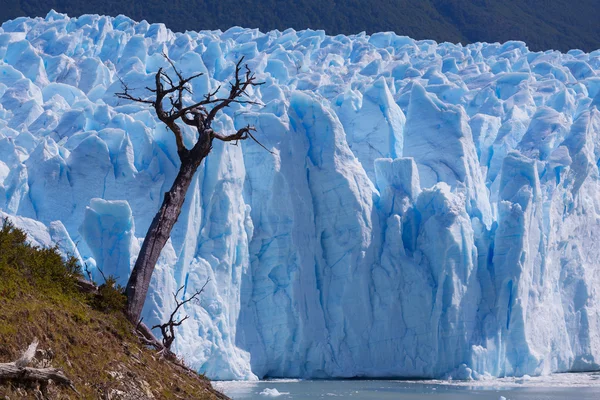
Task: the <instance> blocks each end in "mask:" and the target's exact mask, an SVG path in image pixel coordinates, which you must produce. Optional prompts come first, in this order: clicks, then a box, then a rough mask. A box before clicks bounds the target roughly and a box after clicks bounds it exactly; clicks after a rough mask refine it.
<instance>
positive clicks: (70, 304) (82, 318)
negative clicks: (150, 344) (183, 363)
mask: <svg viewBox="0 0 600 400" xmlns="http://www.w3.org/2000/svg"><path fill="white" fill-rule="evenodd" d="M80 273H81V272H80V269H79V266H78V264H77V262H76V260H75V259H74V258H69V259H67V260H63V258H62V257H61V255H60V254H59V252H58V251H57V249H56V248H49V249H46V248H38V247H34V246H30V245H29V244H28V243H27V241H26V235H25V234H24V233H23V232H22V231H20V230H19V229H15V228H14V227H13V226H11V225H10V224H8V223H6V222H5V223H4V224H3V225H2V228H1V229H0V362H10V361H14V360H15V359H17V358H18V357H19V356H20V354H21V352H22V351H23V350H24V349H25V348H27V346H28V345H29V343H31V341H32V340H33V339H34V337H37V338H38V339H39V341H40V346H39V348H40V349H52V351H53V353H54V354H55V357H54V359H53V361H52V366H53V367H58V368H61V369H62V370H63V371H64V372H65V374H66V375H67V376H68V377H69V378H70V379H71V380H72V381H73V383H74V385H75V387H76V389H77V390H78V391H79V392H80V393H81V395H82V398H84V399H97V398H104V396H105V395H106V394H107V393H110V392H111V391H113V392H114V391H115V390H120V391H124V392H126V393H131V395H132V396H133V397H132V398H139V399H143V398H146V397H149V396H146V395H147V394H148V392H151V394H152V395H153V396H154V398H156V399H214V398H217V397H216V396H215V393H214V392H213V391H212V388H211V386H210V383H209V382H208V380H206V379H205V378H204V377H203V376H200V375H198V374H194V373H190V372H189V371H186V370H183V369H181V368H179V367H177V366H175V365H173V364H172V363H169V362H166V361H163V360H160V357H158V356H157V355H156V352H155V351H154V350H151V349H148V348H146V347H145V346H144V345H142V344H141V343H140V342H139V340H138V339H137V338H136V337H135V335H134V334H133V333H132V326H131V324H130V323H129V322H128V321H127V319H126V318H125V315H124V313H123V307H124V305H125V298H124V295H123V294H122V290H121V289H120V288H118V287H115V285H114V284H113V285H111V284H108V285H104V286H103V287H102V288H101V290H100V291H99V293H100V294H99V295H89V294H83V293H81V292H80V291H79V290H78V289H77V277H78V276H80ZM109 281H110V279H109ZM19 390H24V389H23V388H19V387H18V386H15V384H14V383H9V382H5V383H3V384H2V383H0V398H5V396H7V397H8V398H14V397H15V396H17V397H18V395H17V394H18V391H19ZM52 390H53V392H52V397H51V398H61V399H65V398H79V397H77V395H75V393H74V392H72V391H71V390H70V389H66V388H58V387H54V388H53V389H52ZM27 393H28V394H29V395H31V397H30V398H33V394H32V392H31V391H29V392H27ZM144 396H146V397H144ZM19 398H21V397H19Z"/></svg>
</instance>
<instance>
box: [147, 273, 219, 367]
mask: <svg viewBox="0 0 600 400" xmlns="http://www.w3.org/2000/svg"><path fill="white" fill-rule="evenodd" d="M208 282H210V278H208V279H207V280H206V282H205V283H204V285H202V287H201V288H200V290H197V291H195V292H194V294H192V295H191V296H190V297H188V298H187V299H186V298H184V299H182V300H181V301H180V300H178V297H179V292H181V291H182V290H183V288H184V286H181V287H180V288H179V289H178V290H177V292H176V293H173V297H174V298H175V304H176V305H177V306H176V307H175V309H174V310H173V312H172V313H171V316H170V317H169V320H168V321H167V322H165V323H164V324H160V325H154V326H153V327H152V329H160V332H161V333H162V344H163V346H164V349H163V350H164V351H165V352H166V355H167V356H169V355H171V354H172V353H171V345H172V344H173V341H174V340H175V328H176V327H178V326H180V325H181V324H182V323H183V321H185V320H186V319H188V318H189V317H190V316H189V315H186V316H185V317H183V318H182V319H179V320H178V319H177V313H178V312H179V309H180V308H181V307H182V306H183V305H184V304H187V303H189V302H190V301H192V300H194V299H197V298H198V296H200V294H202V292H203V291H204V288H205V287H206V285H208Z"/></svg>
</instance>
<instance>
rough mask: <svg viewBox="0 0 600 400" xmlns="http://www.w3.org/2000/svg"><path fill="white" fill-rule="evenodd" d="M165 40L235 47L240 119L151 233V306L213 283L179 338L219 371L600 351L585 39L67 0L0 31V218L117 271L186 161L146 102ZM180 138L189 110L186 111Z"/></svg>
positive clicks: (490, 363)
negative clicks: (494, 37) (531, 45)
mask: <svg viewBox="0 0 600 400" xmlns="http://www.w3.org/2000/svg"><path fill="white" fill-rule="evenodd" d="M162 53H165V54H167V55H168V56H169V57H170V58H171V59H172V60H173V61H174V63H175V65H176V66H177V68H178V69H180V70H181V71H182V72H183V73H184V74H186V75H189V74H193V73H198V72H202V73H203V75H202V76H200V77H199V78H197V79H196V80H194V81H193V85H192V89H193V90H192V93H190V94H188V95H187V96H188V98H187V100H189V101H193V100H197V99H201V98H202V97H201V96H202V95H203V94H204V93H206V92H207V91H209V90H214V89H215V88H217V87H218V85H219V84H222V83H226V82H227V81H228V79H230V78H231V76H232V73H233V71H234V66H235V63H236V62H237V61H238V60H239V59H240V57H242V56H244V57H245V60H246V62H247V63H248V66H249V67H250V68H251V70H252V71H254V72H256V74H257V76H258V78H259V79H260V80H262V81H264V82H265V84H264V85H262V86H260V87H257V88H254V90H253V91H252V92H251V93H249V95H250V96H251V97H252V98H255V99H258V100H259V101H260V102H261V105H260V106H255V105H243V104H236V105H233V106H232V107H230V108H228V109H226V110H225V112H224V113H223V114H222V115H221V116H220V117H219V118H218V119H217V120H216V122H215V125H214V126H215V128H217V129H219V130H222V131H227V130H233V129H236V128H239V127H241V126H244V125H246V124H253V125H255V126H256V127H257V129H258V132H257V135H258V137H259V138H260V141H261V142H262V143H263V144H264V145H265V146H266V147H267V148H268V149H269V150H270V151H271V152H272V154H271V153H269V152H267V151H265V150H264V149H262V148H261V147H260V146H258V145H257V144H256V143H253V142H243V143H240V144H239V145H237V146H232V145H229V144H224V143H215V146H214V149H213V151H212V153H211V154H210V155H209V157H208V158H207V159H206V160H205V162H204V163H203V164H202V166H201V168H200V170H199V171H198V173H197V175H196V177H195V179H194V181H193V183H192V185H191V187H190V191H189V192H188V197H187V199H186V202H185V204H184V209H183V211H182V213H181V216H180V218H179V221H178V223H177V224H176V226H175V228H174V230H173V233H172V236H171V239H170V241H169V242H168V244H167V246H166V247H165V249H164V250H163V252H162V255H161V259H160V260H159V263H158V266H157V269H156V271H155V273H154V276H153V280H152V286H151V289H150V292H149V295H148V298H147V302H146V307H145V309H144V313H143V315H144V321H146V322H147V323H148V324H149V325H153V324H154V323H157V322H159V321H163V320H166V319H167V318H166V316H167V315H168V314H169V313H170V312H171V310H172V309H173V308H174V299H173V295H172V294H173V293H174V292H175V291H176V290H177V289H178V288H179V287H180V286H184V287H185V290H186V291H191V290H194V289H198V288H200V287H201V286H202V285H203V284H204V283H205V282H206V280H207V279H210V282H209V284H208V285H207V286H206V289H205V291H204V293H203V295H202V299H201V301H200V302H199V303H197V304H192V303H189V304H187V305H186V307H185V310H184V312H185V314H186V315H189V316H190V319H189V320H187V321H186V322H185V323H184V324H183V325H182V327H181V328H180V330H179V335H178V337H177V340H176V343H175V350H176V351H177V353H178V354H180V355H181V356H183V357H184V358H185V360H186V361H187V362H188V363H189V364H190V365H192V366H193V367H194V368H196V369H197V370H198V371H200V372H203V373H205V374H206V375H207V376H209V377H210V378H213V379H256V378H264V377H300V378H329V377H337V378H343V377H407V378H408V377H412V378H454V379H481V378H485V377H489V376H495V377H501V376H523V375H532V376H533V375H544V374H548V373H551V372H565V371H588V370H597V369H600V291H599V289H598V288H599V287H600V246H598V247H597V245H598V242H599V240H600V190H599V189H600V179H599V172H598V168H599V160H600V112H599V111H598V108H599V107H600V50H599V51H595V52H592V53H584V52H582V51H579V50H572V51H569V52H568V53H566V54H563V53H560V52H557V51H546V52H530V51H529V50H528V49H527V47H526V45H525V44H524V43H522V42H517V41H513V42H507V43H504V44H499V43H492V44H488V43H476V44H471V45H468V46H462V45H455V44H451V43H435V42H433V41H430V40H420V41H417V40H413V39H410V38H408V37H404V36H398V35H396V34H394V33H390V32H387V33H377V34H373V35H366V34H364V33H361V34H357V35H353V36H342V35H338V36H328V35H326V34H325V33H324V32H323V31H312V30H305V31H295V30H293V29H288V30H285V31H283V32H281V31H272V32H267V33H261V32H259V31H258V30H256V29H242V28H239V27H234V28H231V29H229V30H227V31H225V32H222V31H200V32H185V33H175V32H172V31H170V30H169V29H167V28H166V27H165V26H164V25H163V24H149V23H147V22H145V21H142V22H139V23H138V22H135V21H132V20H131V19H129V18H127V17H125V16H118V17H116V18H111V17H104V16H96V15H85V16H81V17H79V18H69V17H68V16H66V15H63V14H59V13H56V12H53V11H52V12H50V13H49V14H48V15H47V16H46V17H45V18H18V19H15V20H12V21H7V22H4V23H3V24H2V27H1V28H0V213H1V214H0V218H2V219H5V218H8V219H10V220H12V221H13V222H14V223H15V224H16V225H17V226H20V227H22V228H23V229H25V230H26V231H27V232H29V233H30V235H31V240H32V242H34V243H35V244H38V245H43V246H48V245H51V244H52V243H56V244H57V245H58V246H59V248H60V249H61V251H63V252H64V253H65V254H74V255H75V256H76V257H78V258H80V259H81V262H82V263H84V262H85V263H86V264H87V265H88V266H89V267H90V269H91V270H92V273H93V274H94V277H95V279H97V280H99V281H101V277H100V276H99V275H98V274H99V270H102V271H103V272H105V273H108V274H111V275H114V276H116V277H117V278H118V280H119V282H120V283H121V284H124V283H125V282H126V280H127V277H128V275H129V272H130V270H131V268H132V265H133V263H134V261H135V258H136V255H137V252H138V251H139V248H140V245H141V241H142V240H143V236H144V235H145V233H146V230H147V229H148V226H149V224H150V221H151V219H152V217H153V216H154V214H155V212H156V210H158V207H159V204H160V202H161V200H162V194H163V193H164V192H165V191H166V190H167V189H168V188H169V187H170V185H171V183H172V181H173V179H174V176H175V174H176V172H177V169H178V158H177V154H176V146H175V141H174V138H173V136H172V134H171V133H170V132H168V131H167V130H166V128H165V126H164V125H162V124H161V123H160V122H159V121H158V120H157V118H156V117H155V115H154V114H153V113H152V111H151V110H150V109H149V108H148V107H145V106H144V105H143V104H137V103H130V102H127V101H124V100H121V99H118V98H117V97H116V96H115V93H116V92H118V91H120V89H121V83H120V80H121V79H122V80H123V81H124V82H126V83H127V84H128V86H129V87H130V88H131V89H132V90H133V91H134V94H137V95H140V96H144V95H147V94H148V93H147V92H145V91H144V90H145V89H144V88H145V87H146V86H151V84H152V79H153V76H154V74H155V73H156V71H157V70H158V68H160V67H164V68H167V67H168V64H167V62H166V60H165V59H164V57H163V55H162ZM185 128H186V129H185V130H184V133H185V141H186V143H187V145H188V146H189V145H191V143H192V141H193V140H194V136H193V135H194V132H193V131H192V130H189V129H187V128H188V127H185Z"/></svg>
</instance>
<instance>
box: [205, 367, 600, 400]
mask: <svg viewBox="0 0 600 400" xmlns="http://www.w3.org/2000/svg"><path fill="white" fill-rule="evenodd" d="M213 385H214V386H215V387H216V388H217V389H219V390H221V391H222V392H224V393H225V394H227V395H228V396H229V397H231V398H232V399H233V400H249V399H254V400H259V399H260V400H267V399H278V400H284V399H294V400H305V399H306V400H312V399H334V398H341V399H357V400H359V399H360V400H388V399H401V400H470V399H477V400H479V399H482V400H504V399H506V400H565V399H568V400H599V399H600V373H589V374H583V373H582V374H556V375H551V376H546V377H536V378H529V377H525V378H524V379H523V378H504V379H494V380H489V381H478V382H448V381H398V380H319V381H311V380H292V379H282V380H269V381H257V382H240V381H234V382H213ZM503 398H504V399H503Z"/></svg>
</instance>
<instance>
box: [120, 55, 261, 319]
mask: <svg viewBox="0 0 600 400" xmlns="http://www.w3.org/2000/svg"><path fill="white" fill-rule="evenodd" d="M165 58H166V59H167V61H168V62H169V64H170V65H171V67H172V68H173V71H174V73H175V75H176V78H174V79H172V78H171V77H170V76H169V75H168V74H167V73H166V72H165V71H164V70H163V69H162V68H159V70H158V72H157V73H156V75H155V77H154V85H155V87H154V88H149V87H147V88H146V89H147V90H149V91H150V92H151V93H152V94H153V96H150V97H154V98H142V97H136V96H133V95H132V94H131V91H130V89H129V88H128V87H127V85H126V84H125V83H124V82H122V84H123V92H121V93H117V94H116V95H117V96H118V97H119V98H122V99H127V100H131V101H135V102H138V103H144V104H148V105H149V106H151V107H153V108H154V111H155V112H156V116H157V117H158V119H159V120H160V121H162V122H163V123H164V124H165V125H166V126H167V128H168V129H169V130H171V132H173V135H174V136H175V143H176V145H177V154H178V155H179V159H180V161H181V165H180V167H179V173H178V174H177V177H176V178H175V181H174V182H173V186H172V187H171V189H170V190H169V191H168V192H166V193H165V196H164V199H163V202H162V205H161V207H160V209H159V210H158V212H157V213H156V215H155V216H154V219H153V220H152V223H151V224H150V227H149V228H148V232H147V233H146V237H145V239H144V243H143V244H142V248H141V250H140V253H139V255H138V258H137V261H136V263H135V266H134V268H133V271H132V272H131V276H130V277H129V282H128V283H127V287H126V295H127V316H128V318H129V320H130V321H131V322H132V323H133V324H136V325H137V324H138V322H139V319H140V315H141V313H142V308H143V306H144V302H145V300H146V293H147V292H148V287H149V285H150V280H151V278H152V273H153V272H154V267H155V266H156V262H157V260H158V258H159V256H160V252H161V250H162V249H163V247H164V246H165V244H166V243H167V240H168V239H169V236H170V235H171V230H172V229H173V226H174V225H175V222H176V221H177V218H178V217H179V214H180V212H181V207H182V205H183V202H184V200H185V195H186V192H187V191H188V188H189V187H190V184H191V182H192V178H193V177H194V174H195V172H196V170H197V169H198V167H199V166H200V163H201V162H202V160H203V159H204V158H205V157H206V156H207V155H208V154H209V153H210V151H211V149H212V144H213V140H215V139H216V140H220V141H223V142H235V143H237V141H238V140H245V139H248V138H250V139H252V140H254V141H255V142H257V143H258V144H260V143H259V142H258V140H256V138H255V137H254V135H253V134H252V132H254V131H256V129H255V128H254V127H253V126H250V125H248V126H245V127H243V128H241V129H239V130H238V131H237V132H234V133H230V134H222V133H219V132H216V131H215V130H213V129H212V123H213V122H214V120H215V118H216V117H217V114H218V113H219V111H221V110H223V109H224V108H225V107H228V106H230V105H231V104H234V103H238V104H258V103H257V102H255V101H251V100H243V98H244V96H248V92H247V90H248V88H250V87H252V86H258V85H261V84H262V82H257V81H256V77H255V75H254V74H253V73H252V72H251V71H250V69H249V68H248V66H247V65H246V66H245V72H243V71H242V61H243V57H242V59H240V61H239V62H238V63H237V64H236V67H235V76H234V80H233V81H232V82H230V88H229V94H228V95H227V97H225V96H222V97H220V96H219V92H220V90H221V87H220V86H219V87H218V88H217V89H216V90H215V91H213V92H210V93H208V94H205V95H204V98H203V100H201V101H199V102H197V103H194V104H191V105H184V94H185V93H186V92H188V93H190V94H191V90H190V88H189V86H188V84H189V82H190V81H191V80H192V79H194V78H197V77H198V76H200V75H202V74H201V73H199V74H196V75H192V76H190V77H187V78H184V77H183V75H182V74H181V72H179V71H178V70H177V68H176V67H175V65H174V64H173V62H172V61H171V60H170V59H169V58H168V57H167V56H166V55H165ZM180 123H184V124H186V125H189V126H192V127H193V128H194V129H195V130H196V131H197V138H196V141H195V144H194V145H193V147H192V148H191V149H188V148H187V147H186V146H185V145H184V141H183V132H182V128H181V126H180ZM260 145H261V146H262V144H260ZM263 147H264V146H263Z"/></svg>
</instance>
